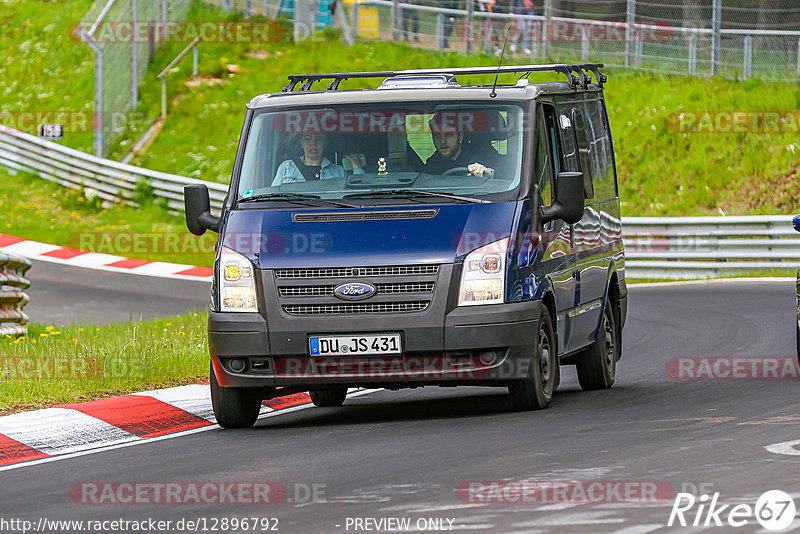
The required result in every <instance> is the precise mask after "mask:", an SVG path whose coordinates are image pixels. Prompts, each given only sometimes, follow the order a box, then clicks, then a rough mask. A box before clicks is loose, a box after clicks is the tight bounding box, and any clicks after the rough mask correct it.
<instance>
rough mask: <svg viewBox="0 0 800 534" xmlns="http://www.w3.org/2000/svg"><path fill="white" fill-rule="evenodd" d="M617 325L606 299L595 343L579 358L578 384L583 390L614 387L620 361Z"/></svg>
mask: <svg viewBox="0 0 800 534" xmlns="http://www.w3.org/2000/svg"><path fill="white" fill-rule="evenodd" d="M617 334H618V333H617V325H616V321H614V312H613V310H612V308H611V302H609V300H608V299H606V305H605V308H604V309H603V317H602V320H601V321H600V328H599V330H598V331H597V337H596V338H595V341H594V343H593V344H592V345H591V346H589V347H587V348H586V349H585V350H584V351H583V352H582V353H581V354H580V356H579V357H578V361H577V362H576V367H577V370H578V383H579V384H580V385H581V389H583V390H587V391H589V390H597V389H609V388H610V387H611V386H613V385H614V380H615V379H616V375H617V360H619V345H618V343H617V340H618V337H617Z"/></svg>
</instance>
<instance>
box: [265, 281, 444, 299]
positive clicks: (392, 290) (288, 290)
mask: <svg viewBox="0 0 800 534" xmlns="http://www.w3.org/2000/svg"><path fill="white" fill-rule="evenodd" d="M433 287H434V282H409V283H396V284H378V286H377V288H376V289H377V290H378V294H388V295H392V294H397V293H432V292H433ZM335 288H336V286H290V287H281V288H279V292H280V295H281V296H282V297H332V296H333V290H334V289H335Z"/></svg>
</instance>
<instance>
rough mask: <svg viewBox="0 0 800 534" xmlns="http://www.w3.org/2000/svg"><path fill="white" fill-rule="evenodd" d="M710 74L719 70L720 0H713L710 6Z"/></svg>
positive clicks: (720, 38)
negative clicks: (711, 32) (711, 35)
mask: <svg viewBox="0 0 800 534" xmlns="http://www.w3.org/2000/svg"><path fill="white" fill-rule="evenodd" d="M711 13H712V15H711V29H712V31H713V32H714V34H713V37H712V39H711V74H716V73H717V72H719V65H720V52H721V46H722V37H721V36H722V33H721V32H722V0H713V6H712V8H711Z"/></svg>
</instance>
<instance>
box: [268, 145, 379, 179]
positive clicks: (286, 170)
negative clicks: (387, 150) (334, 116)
mask: <svg viewBox="0 0 800 534" xmlns="http://www.w3.org/2000/svg"><path fill="white" fill-rule="evenodd" d="M300 146H301V148H302V149H303V154H302V156H300V155H298V156H295V157H293V158H291V159H287V160H286V161H284V162H283V163H281V164H280V166H279V167H278V172H277V173H275V179H274V180H273V181H272V186H273V187H276V186H279V185H281V184H288V183H292V182H307V181H311V180H329V179H331V178H343V177H344V176H345V172H344V167H342V166H341V165H336V164H335V163H331V162H330V160H329V159H328V158H326V157H325V156H324V155H323V154H324V153H325V149H327V148H328V137H327V135H325V134H324V133H311V132H304V133H303V134H302V135H301V136H300ZM345 157H346V158H347V159H349V160H350V161H351V162H352V163H353V174H361V173H363V172H364V169H362V168H361V159H360V158H359V157H358V156H357V155H356V154H349V155H347V156H345Z"/></svg>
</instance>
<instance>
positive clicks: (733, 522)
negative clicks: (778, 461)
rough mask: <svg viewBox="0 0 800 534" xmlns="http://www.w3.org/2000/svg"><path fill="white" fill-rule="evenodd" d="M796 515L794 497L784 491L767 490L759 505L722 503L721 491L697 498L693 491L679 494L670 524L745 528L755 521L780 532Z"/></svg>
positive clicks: (668, 524) (759, 499) (769, 529)
mask: <svg viewBox="0 0 800 534" xmlns="http://www.w3.org/2000/svg"><path fill="white" fill-rule="evenodd" d="M794 516H795V503H794V499H792V496H791V495H789V494H788V493H786V492H785V491H781V490H769V491H767V492H764V493H763V494H762V495H761V496H760V497H759V498H758V499H757V500H756V503H755V506H753V505H751V504H745V503H738V504H730V503H728V504H723V503H720V502H719V493H714V495H713V496H710V497H709V496H708V495H707V494H704V495H700V496H699V497H696V496H694V495H692V494H691V493H678V494H677V495H676V496H675V502H674V503H673V505H672V511H671V512H670V514H669V521H668V522H667V526H668V527H671V526H673V525H674V526H682V527H686V526H692V527H742V526H744V525H747V524H752V523H753V520H755V521H756V522H758V524H759V525H761V526H762V527H763V528H764V529H766V530H768V531H770V532H780V531H782V530H785V529H787V528H789V526H790V525H791V524H792V522H793V521H794Z"/></svg>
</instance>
